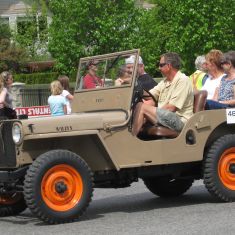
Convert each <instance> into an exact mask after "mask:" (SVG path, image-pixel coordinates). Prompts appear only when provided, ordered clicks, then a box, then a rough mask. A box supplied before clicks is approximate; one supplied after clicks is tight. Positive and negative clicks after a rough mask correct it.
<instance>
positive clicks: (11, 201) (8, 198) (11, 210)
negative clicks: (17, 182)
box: [0, 193, 26, 217]
mask: <svg viewBox="0 0 235 235" xmlns="http://www.w3.org/2000/svg"><path fill="white" fill-rule="evenodd" d="M25 209H26V204H25V201H24V197H23V194H22V193H6V194H1V195H0V217H3V216H11V215H18V214H19V213H21V212H23V211H24V210H25Z"/></svg>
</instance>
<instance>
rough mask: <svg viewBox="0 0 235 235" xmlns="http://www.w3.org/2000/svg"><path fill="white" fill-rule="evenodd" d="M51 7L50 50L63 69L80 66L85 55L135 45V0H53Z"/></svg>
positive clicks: (137, 11)
mask: <svg viewBox="0 0 235 235" xmlns="http://www.w3.org/2000/svg"><path fill="white" fill-rule="evenodd" d="M49 8H50V10H51V11H52V13H53V18H52V23H51V25H50V38H51V40H50V41H49V50H50V52H51V54H52V56H53V57H54V58H56V60H57V68H58V69H59V70H60V71H62V72H67V73H71V71H74V70H76V68H77V65H78V61H79V58H80V57H83V56H89V55H95V54H103V53H110V52H114V51H118V50H126V49H132V48H133V45H134V44H133V42H134V41H135V39H136V37H137V35H138V33H139V28H138V25H139V20H140V18H141V11H140V10H139V9H137V8H135V7H134V0H122V1H119V0H112V1H103V0H91V1H87V0H50V1H49ZM61 9H63V10H61Z"/></svg>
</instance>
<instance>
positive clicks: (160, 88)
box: [132, 52, 193, 136]
mask: <svg viewBox="0 0 235 235" xmlns="http://www.w3.org/2000/svg"><path fill="white" fill-rule="evenodd" d="M180 64H181V59H180V57H179V55H178V54H177V53H174V52H169V53H165V54H163V55H161V56H160V63H159V65H158V66H159V69H160V71H161V73H162V74H163V76H165V79H164V80H163V81H161V82H160V83H159V84H158V85H157V86H155V87H154V88H153V89H151V90H150V91H149V92H150V93H151V95H152V96H153V97H154V98H155V100H156V101H157V107H155V106H151V105H149V104H145V103H138V104H137V106H136V109H135V111H134V121H133V129H132V134H133V135H135V136H136V135H138V133H139V131H140V130H141V127H142V125H143V124H144V123H145V121H150V122H151V123H152V124H154V125H156V124H157V125H162V126H165V127H168V128H170V129H172V130H175V131H177V132H180V131H181V130H182V128H183V127H184V124H185V123H186V122H187V120H188V119H189V118H190V117H191V116H192V115H193V87H192V84H191V82H190V80H189V79H188V77H187V76H186V75H185V74H183V73H182V72H181V71H179V69H180Z"/></svg>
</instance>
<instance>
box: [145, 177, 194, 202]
mask: <svg viewBox="0 0 235 235" xmlns="http://www.w3.org/2000/svg"><path fill="white" fill-rule="evenodd" d="M193 181H194V180H193V179H172V178H170V177H162V178H159V177H158V178H146V179H144V183H145V185H146V187H147V188H148V189H149V191H151V192H152V193H153V194H155V195H157V196H159V197H165V198H169V197H178V196H180V195H182V194H184V193H185V192H186V191H187V190H188V189H189V188H190V187H191V186H192V184H193Z"/></svg>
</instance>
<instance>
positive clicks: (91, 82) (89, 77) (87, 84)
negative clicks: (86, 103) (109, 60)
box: [83, 60, 104, 89]
mask: <svg viewBox="0 0 235 235" xmlns="http://www.w3.org/2000/svg"><path fill="white" fill-rule="evenodd" d="M98 64H99V63H98V61H95V60H91V61H89V62H88V64H87V70H88V73H87V74H86V76H85V77H84V78H83V89H93V88H99V87H102V86H103V85H104V83H103V81H102V79H101V78H99V77H98V76H97V74H96V73H97V70H98V68H97V66H98Z"/></svg>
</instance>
